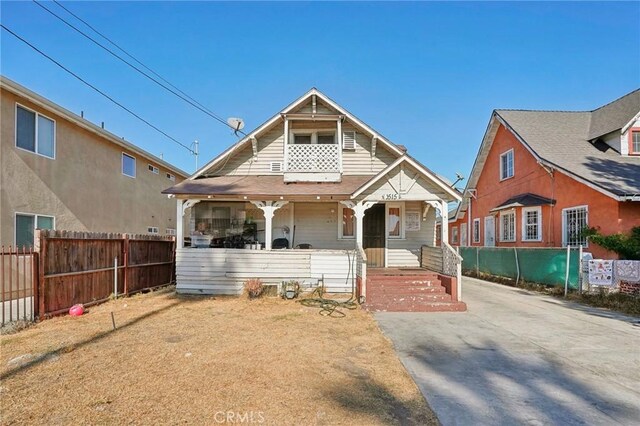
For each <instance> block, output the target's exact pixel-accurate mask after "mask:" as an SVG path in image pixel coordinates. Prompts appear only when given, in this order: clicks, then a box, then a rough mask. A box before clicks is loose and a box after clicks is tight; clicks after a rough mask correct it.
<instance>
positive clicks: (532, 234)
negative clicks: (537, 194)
mask: <svg viewBox="0 0 640 426" xmlns="http://www.w3.org/2000/svg"><path fill="white" fill-rule="evenodd" d="M522 241H542V209H541V208H540V207H525V208H523V209H522Z"/></svg>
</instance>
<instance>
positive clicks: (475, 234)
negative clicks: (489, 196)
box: [473, 218, 480, 243]
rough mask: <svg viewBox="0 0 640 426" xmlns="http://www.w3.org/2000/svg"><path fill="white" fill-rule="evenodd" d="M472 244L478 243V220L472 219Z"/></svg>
mask: <svg viewBox="0 0 640 426" xmlns="http://www.w3.org/2000/svg"><path fill="white" fill-rule="evenodd" d="M473 242H474V243H479V242H480V219H479V218H476V219H473Z"/></svg>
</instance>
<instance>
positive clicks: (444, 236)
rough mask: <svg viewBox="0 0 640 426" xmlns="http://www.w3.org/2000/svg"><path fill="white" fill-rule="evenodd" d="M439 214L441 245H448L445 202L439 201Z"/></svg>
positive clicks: (447, 221) (446, 205)
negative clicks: (440, 219) (440, 217)
mask: <svg viewBox="0 0 640 426" xmlns="http://www.w3.org/2000/svg"><path fill="white" fill-rule="evenodd" d="M440 205H441V207H440V210H441V212H440V214H441V215H442V244H444V243H447V244H449V205H448V204H447V202H446V201H444V200H441V201H440Z"/></svg>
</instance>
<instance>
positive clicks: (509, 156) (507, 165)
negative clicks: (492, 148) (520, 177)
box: [500, 149, 513, 180]
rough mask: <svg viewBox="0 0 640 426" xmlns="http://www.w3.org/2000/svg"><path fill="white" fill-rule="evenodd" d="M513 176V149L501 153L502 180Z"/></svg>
mask: <svg viewBox="0 0 640 426" xmlns="http://www.w3.org/2000/svg"><path fill="white" fill-rule="evenodd" d="M511 177H513V149H510V150H509V151H507V152H505V153H503V154H501V155H500V180H505V179H509V178H511Z"/></svg>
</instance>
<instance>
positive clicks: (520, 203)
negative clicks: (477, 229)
mask: <svg viewBox="0 0 640 426" xmlns="http://www.w3.org/2000/svg"><path fill="white" fill-rule="evenodd" d="M555 203H556V200H552V199H551V198H546V197H541V196H540V195H536V194H531V193H526V194H520V195H516V196H515V197H512V198H509V199H508V200H507V201H505V202H504V203H502V204H500V205H499V206H497V207H494V208H492V209H491V210H489V211H490V212H497V211H500V210H506V209H512V208H514V207H534V206H552V205H554V204H555Z"/></svg>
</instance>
